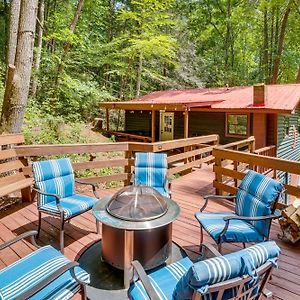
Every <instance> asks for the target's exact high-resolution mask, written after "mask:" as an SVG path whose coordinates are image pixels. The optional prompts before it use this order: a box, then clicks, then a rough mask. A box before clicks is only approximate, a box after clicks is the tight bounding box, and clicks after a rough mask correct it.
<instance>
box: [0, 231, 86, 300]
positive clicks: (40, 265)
mask: <svg viewBox="0 0 300 300" xmlns="http://www.w3.org/2000/svg"><path fill="white" fill-rule="evenodd" d="M30 233H31V232H29V234H30ZM36 233H37V232H33V234H36ZM25 235H26V233H25ZM25 235H24V236H25ZM31 235H32V233H31ZM27 236H29V235H27ZM20 237H21V238H22V236H20ZM17 240H20V238H18V239H17ZM0 246H1V245H0ZM5 247H8V246H5ZM5 247H2V248H1V247H0V249H4V248H5ZM70 263H71V261H70V260H69V259H68V258H66V257H65V256H64V255H62V254H61V252H59V251H58V250H56V249H54V248H53V247H52V246H44V247H42V248H39V249H37V250H36V251H34V252H32V253H31V254H29V255H27V256H25V257H23V258H22V259H20V260H18V261H17V262H15V263H13V264H11V265H9V266H8V267H6V268H4V269H2V270H0V299H1V300H10V299H11V300H15V299H43V300H44V299H45V300H46V299H56V300H58V299H71V298H72V297H73V296H74V295H75V294H76V293H77V292H79V291H80V289H81V288H82V286H81V284H80V283H79V281H81V283H85V284H88V283H89V274H88V273H86V272H85V271H84V270H83V269H81V268H80V267H79V266H74V265H73V266H72V267H67V265H68V264H69V265H70ZM71 264H72V263H71ZM73 264H76V263H73ZM63 267H66V270H65V271H64V272H63V273H61V274H58V277H57V278H55V279H54V280H52V281H50V282H48V283H47V284H46V286H45V287H42V288H41V289H39V290H38V291H37V292H36V293H34V294H33V295H31V296H28V295H27V296H26V293H28V291H29V290H30V289H32V288H35V287H37V286H38V285H39V284H41V282H42V281H43V280H46V279H47V278H49V276H51V275H52V274H54V273H55V272H59V269H61V268H63ZM72 269H73V271H74V273H73V272H72V271H71V270H72ZM75 277H76V279H75ZM78 280H79V281H78ZM24 293H25V294H24ZM18 297H19V298H18Z"/></svg>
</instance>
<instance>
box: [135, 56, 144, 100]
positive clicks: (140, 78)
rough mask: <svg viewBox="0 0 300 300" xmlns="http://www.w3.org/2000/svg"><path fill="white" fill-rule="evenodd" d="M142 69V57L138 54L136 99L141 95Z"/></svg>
mask: <svg viewBox="0 0 300 300" xmlns="http://www.w3.org/2000/svg"><path fill="white" fill-rule="evenodd" d="M142 69H143V55H142V53H140V56H139V66H138V70H137V82H136V98H138V97H139V96H140V93H141V82H142Z"/></svg>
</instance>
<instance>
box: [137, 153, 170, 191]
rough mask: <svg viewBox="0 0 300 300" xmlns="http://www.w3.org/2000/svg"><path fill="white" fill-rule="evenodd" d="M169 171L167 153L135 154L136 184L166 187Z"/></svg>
mask: <svg viewBox="0 0 300 300" xmlns="http://www.w3.org/2000/svg"><path fill="white" fill-rule="evenodd" d="M167 171H168V162H167V155H166V154H165V153H151V152H150V153H142V152H137V153H136V154H135V165H134V172H135V176H134V184H137V185H138V184H139V185H147V186H151V187H164V185H165V182H166V178H167Z"/></svg>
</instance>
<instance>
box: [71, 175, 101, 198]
mask: <svg viewBox="0 0 300 300" xmlns="http://www.w3.org/2000/svg"><path fill="white" fill-rule="evenodd" d="M75 182H76V183H79V184H84V185H90V186H91V187H92V189H93V193H94V196H95V197H96V198H97V199H100V196H99V195H98V193H97V190H96V184H95V183H92V182H85V181H81V180H78V179H75Z"/></svg>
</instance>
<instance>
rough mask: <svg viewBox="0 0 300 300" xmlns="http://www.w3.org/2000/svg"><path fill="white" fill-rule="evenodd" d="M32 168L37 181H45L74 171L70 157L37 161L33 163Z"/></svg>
mask: <svg viewBox="0 0 300 300" xmlns="http://www.w3.org/2000/svg"><path fill="white" fill-rule="evenodd" d="M32 170H33V175H34V179H35V181H45V180H49V179H53V178H56V177H61V176H66V175H70V174H73V173H74V172H73V168H72V164H71V161H70V160H69V159H68V158H59V159H49V160H43V161H36V162H33V163H32Z"/></svg>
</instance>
